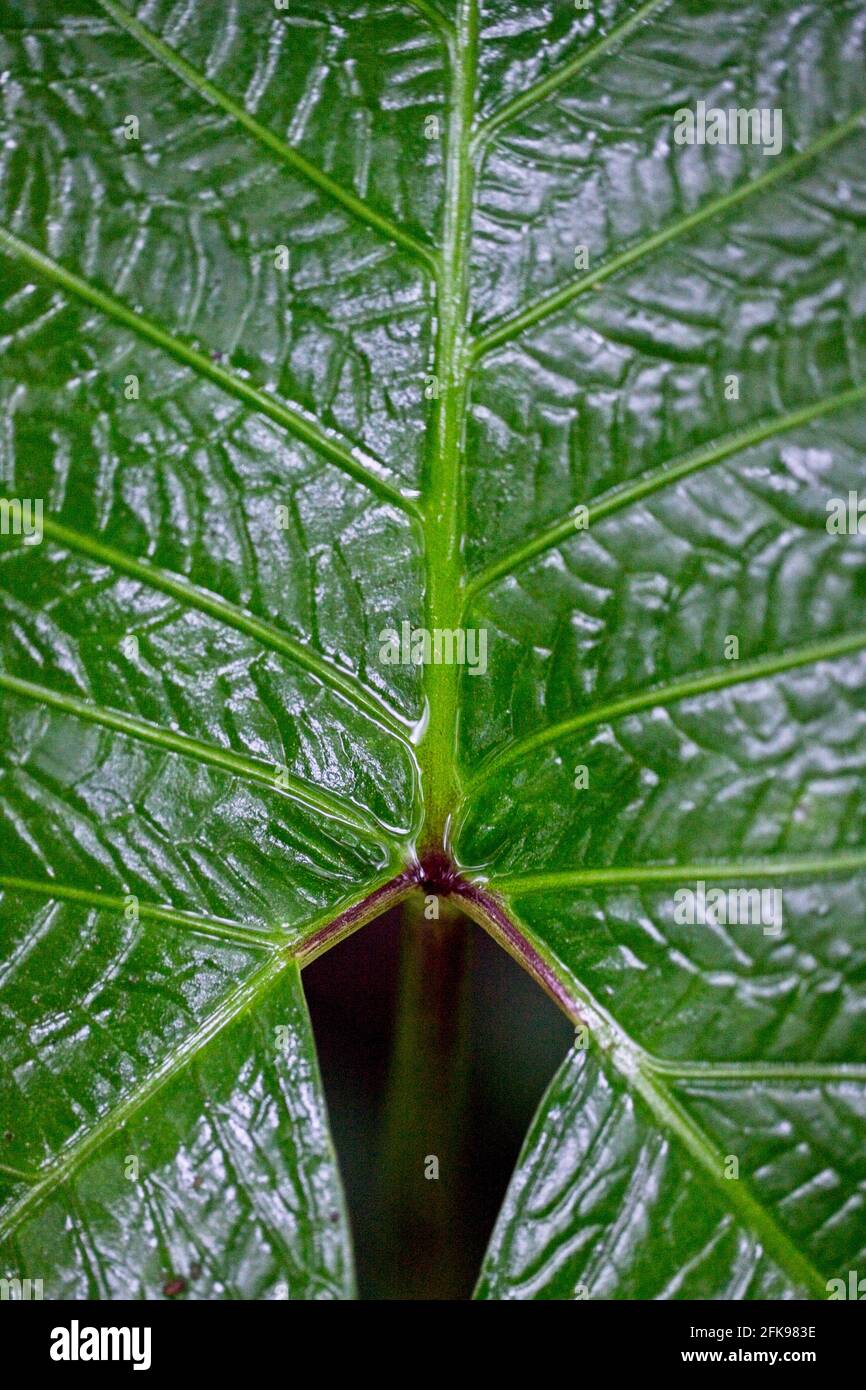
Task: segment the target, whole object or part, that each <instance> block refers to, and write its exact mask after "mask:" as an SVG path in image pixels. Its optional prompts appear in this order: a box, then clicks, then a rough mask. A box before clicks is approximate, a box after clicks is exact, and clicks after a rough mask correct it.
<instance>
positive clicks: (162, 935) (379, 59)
mask: <svg viewBox="0 0 866 1390" xmlns="http://www.w3.org/2000/svg"><path fill="white" fill-rule="evenodd" d="M864 22H866V7H864V4H863V0H840V3H839V4H837V5H835V6H833V7H832V9H831V8H830V7H827V6H826V5H823V4H821V3H819V0H807V2H806V3H798V4H797V5H794V4H793V3H791V0H749V3H746V4H743V3H742V0H723V2H722V3H718V4H715V5H713V6H707V5H706V4H705V3H703V0H700V3H699V0H643V3H634V0H597V3H594V4H593V5H592V6H591V7H590V8H589V9H588V10H581V9H577V8H575V7H573V6H569V5H558V6H551V7H549V8H548V9H545V8H543V7H542V8H539V7H537V6H526V5H521V4H518V3H515V0H484V3H479V0H456V3H454V4H447V5H446V4H445V3H443V4H442V5H441V6H439V5H437V4H436V3H434V0H405V2H404V3H399V0H395V3H393V4H388V5H387V6H382V5H377V4H373V3H371V4H369V5H368V4H361V5H357V4H353V5H348V4H346V5H344V4H342V3H335V4H333V5H329V6H328V7H326V9H325V10H323V9H322V7H321V5H318V4H314V3H313V0H292V4H291V7H290V8H289V9H288V10H282V9H277V8H276V7H273V8H269V7H268V6H266V5H262V4H260V3H258V2H256V3H254V0H242V3H240V4H239V5H235V6H231V7H225V8H221V7H217V8H216V9H215V8H214V7H213V6H209V5H205V4H203V3H200V4H197V5H188V6H185V7H183V8H182V10H181V9H177V8H176V7H174V6H172V5H171V4H169V3H158V4H155V5H153V4H148V5H147V6H144V5H142V6H139V7H136V8H135V9H128V8H126V7H125V6H123V5H122V4H120V3H118V0H64V3H63V4H62V5H61V6H58V5H57V4H56V3H52V4H49V3H48V0H14V3H13V4H12V5H11V6H7V11H6V14H5V16H4V19H3V21H2V26H0V66H2V69H3V70H4V71H8V73H9V75H10V77H9V80H8V81H7V82H6V84H5V85H4V89H3V90H4V106H3V117H2V120H3V131H2V142H0V148H2V155H0V226H2V230H0V253H2V266H3V302H2V334H0V341H2V350H3V355H4V372H3V384H2V392H3V405H4V420H5V424H4V428H3V432H2V436H0V487H2V492H3V494H4V496H5V499H6V501H7V503H8V502H10V501H11V500H12V499H17V500H18V501H22V500H24V499H29V500H31V501H33V500H34V499H39V500H41V501H42V502H43V504H44V518H43V534H42V538H41V541H40V542H39V543H36V544H27V543H22V542H25V541H27V540H30V541H32V540H34V539H35V537H34V536H30V537H26V536H23V535H21V534H14V532H15V530H16V529H18V530H20V528H16V527H15V526H14V525H12V524H11V523H12V522H13V521H14V519H15V514H14V512H12V511H10V510H9V509H8V508H6V509H5V510H4V513H3V515H4V519H5V520H4V526H3V531H4V534H3V536H2V538H0V545H2V549H0V585H2V596H3V597H2V601H3V616H4V619H5V621H4V623H3V638H2V660H0V687H2V691H3V696H2V715H0V717H2V722H3V748H4V754H5V757H4V769H3V774H2V781H0V816H2V838H0V887H2V905H0V908H2V915H0V933H2V935H0V941H2V961H3V965H2V967H0V1056H2V1058H3V1061H2V1063H0V1108H2V1114H3V1137H2V1139H0V1145H2V1147H0V1174H2V1176H3V1181H4V1183H5V1184H6V1186H7V1189H8V1190H7V1193H6V1196H5V1205H4V1206H3V1207H0V1239H2V1241H3V1245H2V1252H3V1253H2V1260H3V1261H5V1262H6V1264H7V1265H8V1267H9V1269H10V1271H11V1270H15V1271H17V1272H18V1273H19V1274H20V1275H21V1277H31V1278H38V1277H42V1278H43V1279H44V1280H45V1285H46V1292H47V1293H48V1294H49V1295H50V1296H54V1297H58V1296H59V1297H80V1296H86V1295H88V1294H90V1295H96V1296H109V1297H116V1296H130V1295H132V1296H139V1295H140V1296H153V1297H158V1296H160V1295H161V1293H164V1291H165V1289H166V1288H168V1289H169V1290H171V1289H173V1288H174V1286H175V1284H176V1282H177V1280H179V1279H183V1280H185V1287H184V1289H183V1290H181V1291H180V1292H182V1293H183V1294H184V1296H191V1297H196V1296H205V1297H207V1296H216V1297H241V1298H253V1297H263V1296H271V1297H278V1296H282V1295H283V1294H287V1295H288V1296H290V1297H317V1296H324V1297H345V1296H348V1295H350V1293H351V1289H352V1274H351V1268H350V1255H349V1240H348V1234H347V1225H346V1219H345V1215H344V1211H343V1203H342V1197H341V1195H340V1188H339V1178H338V1175H337V1171H336V1165H335V1160H334V1157H333V1153H332V1149H331V1145H330V1141H329V1138H328V1133H327V1121H326V1116H325V1111H324V1103H323V1100H322V1095H321V1087H320V1084H319V1081H318V1076H317V1070H316V1063H315V1056H314V1050H313V1045H312V1041H311V1035H310V1029H309V1021H308V1019H307V1017H306V1011H305V1005H304V1002H303V998H302V994H301V992H300V986H299V979H298V966H299V965H302V964H303V963H304V962H305V961H307V960H309V959H310V958H311V957H312V956H314V955H315V954H317V953H319V952H320V951H321V950H324V949H326V948H327V947H329V946H331V945H333V944H334V943H335V942H337V941H338V940H339V939H340V938H341V937H342V936H343V935H344V934H345V933H346V932H348V931H350V930H353V929H355V928H357V927H359V926H363V924H364V923H365V922H366V921H369V920H370V918H371V917H373V916H374V915H376V913H378V912H380V911H381V910H383V909H384V907H386V906H387V905H389V904H390V903H393V902H397V901H399V900H400V899H401V898H402V897H403V896H405V895H406V894H407V893H408V892H410V891H412V889H413V887H415V886H417V885H418V884H420V885H421V886H422V887H424V888H425V889H426V890H428V891H440V892H446V891H450V892H452V893H454V894H455V895H456V897H457V898H458V900H459V901H460V902H461V903H462V905H463V907H464V910H465V911H466V912H467V913H469V915H471V916H473V917H474V918H475V919H476V920H478V921H480V922H481V923H482V925H484V926H485V927H486V928H487V929H488V930H489V931H491V932H492V933H493V935H494V936H496V938H497V939H498V940H499V941H500V942H501V943H502V944H503V945H504V946H505V947H506V948H507V949H508V950H510V951H511V952H512V953H513V954H515V955H516V956H517V957H518V958H519V959H520V960H521V961H522V962H523V964H524V965H526V966H527V968H528V969H530V971H531V972H532V973H533V974H534V975H535V976H536V978H537V979H538V980H539V982H540V983H541V984H542V985H543V986H544V987H545V988H546V989H547V990H548V991H549V992H550V993H551V994H552V995H553V996H554V997H555V998H556V999H557V1001H558V1002H559V1003H560V1004H561V1005H562V1007H563V1008H564V1009H565V1010H566V1012H568V1014H569V1016H570V1017H571V1018H572V1019H573V1020H574V1022H575V1024H576V1025H578V1026H579V1027H581V1028H583V1027H585V1028H586V1035H585V1036H583V1035H580V1042H581V1052H580V1055H575V1056H574V1057H571V1058H569V1059H568V1060H567V1061H566V1063H565V1065H564V1067H563V1069H562V1071H561V1072H560V1074H559V1076H558V1077H557V1078H556V1080H555V1081H554V1083H553V1086H552V1088H551V1091H550V1093H549V1095H548V1097H547V1099H546V1101H545V1102H544V1104H543V1106H542V1109H541V1111H540V1112H539V1117H538V1119H537V1120H536V1123H535V1126H534V1128H533V1131H532V1133H531V1134H530V1136H529V1138H528V1139H527V1145H526V1149H525V1151H524V1154H523V1157H522V1159H521V1162H520V1165H519V1167H518V1171H517V1173H516V1174H515V1177H514V1180H513V1184H512V1187H511V1190H510V1192H509V1195H508V1198H507V1200H506V1203H505V1207H504V1209H503V1212H502V1216H501V1219H500V1222H499V1225H498V1227H497V1230H496V1232H495V1233H494V1237H493V1241H492V1244H491V1247H490V1251H489V1253H488V1257H487V1260H486V1262H485V1267H484V1271H483V1273H482V1278H481V1283H480V1285H479V1293H480V1294H481V1295H483V1296H486V1297H496V1298H499V1297H514V1296H516V1297H575V1296H580V1297H582V1296H588V1297H595V1298H630V1297H653V1298H675V1297H702V1298H750V1297H771V1298H786V1297H792V1296H797V1295H803V1294H805V1295H806V1296H813V1297H822V1296H824V1294H825V1290H826V1281H827V1280H828V1279H829V1278H832V1277H837V1276H839V1275H840V1274H841V1275H844V1274H845V1273H846V1272H847V1270H848V1269H849V1268H856V1267H857V1261H858V1259H859V1260H860V1261H861V1262H862V1260H863V1259H866V1254H864V1250H866V1217H864V1210H863V1192H864V1190H866V1172H864V1166H863V1160H862V1158H861V1157H859V1155H860V1154H862V1151H863V1145H862V1134H863V1119H864V1112H866V1025H864V1022H863V1020H864V1018H866V1010H864V1000H863V984H862V980H863V974H864V971H863V963H864V959H866V934H864V933H866V928H864V920H866V914H864V890H866V828H864V820H866V800H864V778H863V767H864V757H863V752H862V749H863V727H864V722H866V708H864V696H863V689H864V679H863V678H864V673H866V655H864V649H866V619H864V617H863V613H864V605H863V599H864V595H866V548H864V545H863V541H862V537H861V536H860V535H858V534H856V533H855V534H851V535H840V534H834V533H832V532H831V531H830V530H829V529H828V527H827V525H826V521H827V503H828V501H829V500H830V499H832V498H844V499H847V497H848V494H849V492H850V491H856V489H857V487H858V486H859V485H860V482H861V478H862V458H863V454H864V449H866V427H864V410H863V406H864V400H866V333H864V327H863V315H862V302H863V294H864V279H863V270H862V266H863V236H864V226H866V183H864V175H863V169H864V167H866V166H864V152H866V150H864V147H866V131H864V125H866V91H864V84H863V77H862V31H863V24H864ZM698 102H706V103H707V104H708V105H711V106H712V105H713V104H715V105H717V106H720V107H723V108H728V107H730V108H743V109H744V110H751V109H755V110H766V111H768V112H770V113H773V112H780V113H781V121H782V126H781V131H782V140H781V147H780V149H779V151H778V153H768V152H767V151H766V150H765V148H763V147H762V146H761V144H760V143H747V144H739V143H734V144H718V145H712V144H702V145H687V144H686V145H681V144H678V143H677V141H676V140H675V138H674V128H675V121H676V112H677V111H678V110H682V109H689V110H692V111H694V110H696V109H697V103H698ZM581 248H585V254H584V251H583V250H582V249H581ZM425 388H426V390H425ZM584 508H585V509H586V510H585V511H582V510H579V509H584ZM6 532H11V533H12V534H6ZM404 623H405V624H409V626H410V628H413V629H414V628H416V627H422V628H424V629H426V630H427V631H428V633H432V632H434V631H435V630H437V629H438V630H444V631H449V632H452V631H453V630H454V629H457V628H461V627H462V628H464V629H466V630H467V631H468V632H469V633H471V634H472V635H473V636H475V637H478V638H479V640H480V635H483V637H484V640H485V642H486V647H485V648H483V650H484V660H483V661H481V660H480V659H476V660H475V662H474V666H475V668H476V669H472V663H470V664H469V665H467V664H466V663H463V664H460V663H458V662H453V661H452V662H450V663H449V662H442V663H435V662H433V661H426V662H424V663H422V664H420V665H416V664H413V663H412V662H407V663H403V662H401V663H399V664H392V663H389V662H388V661H386V660H384V659H383V648H382V642H383V638H382V633H383V631H384V630H386V629H395V630H396V631H398V632H401V631H402V625H403V624H404ZM732 638H736V643H737V646H736V650H734V649H733V648H732V645H731V639H732ZM472 649H473V648H472V646H471V644H470V645H469V647H468V648H467V650H468V651H470V652H471V651H472ZM475 650H476V655H477V656H478V655H479V653H480V650H481V649H479V648H476V649H475ZM444 853H447V854H448V855H450V856H451V859H452V861H453V864H452V866H448V865H446V864H445V861H444V860H443V859H442V855H443V854H444ZM419 859H420V864H421V867H420V868H419V867H418V862H417V861H418V860H419ZM454 865H456V866H457V867H458V868H459V869H460V870H461V873H460V875H459V877H456V878H455V876H454V872H453V866H454ZM407 870H408V871H407ZM701 882H703V883H705V884H706V885H707V887H708V888H714V887H719V888H724V889H729V888H730V889H743V890H746V889H760V888H764V889H770V890H778V891H780V892H781V893H782V903H783V920H782V921H781V922H780V923H779V924H778V925H779V927H780V930H778V931H776V930H775V927H774V928H773V931H772V933H768V932H765V931H764V930H763V929H762V925H761V924H760V923H751V924H728V923H718V922H709V923H707V922H703V923H701V922H698V923H696V924H692V925H689V924H688V923H685V922H681V921H680V920H679V918H678V916H677V915H676V912H677V908H676V905H677V903H678V901H679V899H678V898H677V897H676V896H675V895H676V894H677V893H678V892H679V891H680V890H694V891H695V892H697V885H698V884H699V883H701ZM58 961H59V962H62V966H61V968H60V969H59V970H58V968H57V962H58ZM584 1044H585V1047H584ZM129 1158H135V1159H136V1160H137V1161H138V1164H137V1176H136V1177H134V1178H132V1177H130V1176H128V1175H127V1172H126V1168H127V1163H128V1159H129ZM731 1160H736V1163H735V1164H732V1162H731ZM133 1167H135V1165H133ZM733 1168H736V1170H737V1171H736V1175H733V1173H732V1169H733ZM193 1269H194V1270H195V1271H196V1273H195V1274H194V1275H193V1274H192V1272H191V1271H192V1270H193ZM165 1296H175V1295H173V1294H172V1293H171V1292H170V1293H169V1294H167V1295H165Z"/></svg>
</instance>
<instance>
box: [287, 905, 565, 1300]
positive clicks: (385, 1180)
mask: <svg viewBox="0 0 866 1390" xmlns="http://www.w3.org/2000/svg"><path fill="white" fill-rule="evenodd" d="M411 930H413V928H412V926H411V924H410V923H409V922H408V920H407V918H406V916H405V915H404V911H403V909H402V908H396V909H393V910H391V911H390V912H388V913H386V914H384V915H383V916H382V917H380V918H379V919H378V920H377V921H375V922H372V923H370V924H369V925H368V926H366V927H363V928H362V929H361V930H360V931H358V932H356V933H355V934H354V935H353V936H350V937H349V938H348V939H347V940H346V941H343V942H341V943H340V945H338V946H336V947H334V948H333V949H332V950H331V951H329V952H327V953H326V954H325V955H324V956H321V957H320V958H319V959H318V960H316V961H314V962H313V963H312V964H311V965H309V966H307V967H306V969H305V970H304V972H303V981H304V989H305V992H306V996H307V1002H308V1004H309V1008H310V1014H311V1017H312V1021H313V1029H314V1033H315V1037H316V1045H317V1049H318V1054H319V1063H320V1066H321V1069H322V1076H323V1080H324V1086H325V1095H326V1098H327V1103H328V1110H329V1114H330V1119H331V1126H332V1132H333V1135H334V1141H335V1144H336V1147H337V1153H338V1157H339V1161H340V1169H341V1172H342V1176H343V1182H344V1185H345V1189H346V1196H347V1200H348V1204H349V1212H350V1216H351V1220H352V1230H353V1236H354V1242H355V1258H356V1265H357V1271H358V1291H359V1296H360V1297H361V1298H364V1299H391V1298H423V1297H427V1298H443V1299H462V1298H469V1297H470V1296H471V1293H472V1289H473V1287H474V1284H475V1280H476V1278H477V1275H478V1270H479V1267H480V1264H481V1260H482V1258H483V1255H484V1251H485V1249H486V1246H487V1241H488V1239H489V1236H490V1232H491V1230H492V1227H493V1224H494V1222H495V1220H496V1216H497V1214H498V1211H499V1208H500V1206H501V1204H502V1200H503V1197H504V1195H505V1190H506V1188H507V1185H508V1181H509V1178H510V1176H511V1173H512V1171H513V1169H514V1165H515V1163H516V1161H517V1157H518V1154H519V1152H520V1148H521V1146H522V1143H523V1139H524V1136H525V1134H526V1131H527V1129H528V1127H529V1124H530V1121H531V1119H532V1116H533V1114H534V1112H535V1109H536V1107H537V1105H538V1103H539V1101H540V1099H541V1097H542V1095H543V1093H544V1091H545V1089H546V1087H547V1085H548V1084H549V1082H550V1080H551V1078H552V1076H553V1073H554V1072H555V1071H556V1069H557V1067H558V1066H559V1064H560V1062H561V1061H562V1059H563V1057H564V1056H565V1053H566V1052H567V1050H568V1048H569V1046H570V1045H571V1043H572V1039H573V1030H572V1028H571V1025H570V1024H569V1022H568V1020H567V1019H566V1018H565V1016H564V1015H563V1014H562V1013H561V1012H560V1011H559V1010H558V1009H557V1008H556V1006H555V1005H554V1004H553V1003H552V1002H551V1001H550V1000H549V999H548V998H547V996H546V995H545V994H544V993H543V992H542V991H541V990H540V989H539V988H538V986H537V985H536V984H535V983H534V981H533V980H531V979H530V978H529V976H528V975H527V974H526V973H525V971H523V970H522V969H521V968H520V966H519V965H517V964H516V963H515V962H514V961H513V960H512V959H511V957H510V956H508V955H507V954H506V953H505V951H503V950H502V949H501V948H500V947H499V946H498V945H496V943H495V942H493V941H492V940H491V939H490V938H489V937H488V936H487V934H486V933H485V932H484V931H482V930H481V928H480V927H477V926H475V924H474V923H472V922H469V921H468V919H465V918H462V917H461V918H460V919H459V922H458V923H457V924H456V930H457V931H458V933H459V934H460V936H461V943H460V944H459V952H460V955H459V961H460V973H461V975H462V976H463V977H464V981H463V987H462V990H461V989H460V988H459V987H457V986H452V982H451V980H450V979H448V980H447V981H446V994H445V997H444V1005H445V1007H446V1008H447V1009H448V1010H449V1011H451V995H450V994H449V993H448V992H447V991H450V990H452V988H453V995H454V998H453V1011H452V1012H453V1014H454V1016H455V1017H456V1016H457V1015H458V1014H461V1012H462V1016H463V1019H464V1025H463V1029H462V1033H463V1046H462V1048H461V1054H462V1057H463V1059H464V1062H465V1065H463V1066H461V1065H460V1062H459V1060H452V1061H451V1062H449V1063H448V1065H447V1067H445V1068H444V1070H445V1071H448V1069H449V1068H450V1067H451V1066H452V1065H453V1068H454V1073H455V1074H454V1077H453V1078H452V1076H451V1075H450V1072H449V1074H446V1075H443V1074H442V1071H443V1068H442V1066H441V1065H440V1063H439V1062H438V1061H437V1060H436V1059H435V1058H431V1059H430V1069H429V1070H428V1071H427V1073H426V1075H425V1074H424V1069H423V1067H422V1068H421V1069H420V1070H419V1068H417V1067H416V1068H415V1069H414V1070H412V1069H411V1068H410V1077H411V1079H410V1082H409V1086H408V1089H407V1087H406V1083H405V1080H404V1082H403V1089H402V1091H400V1093H399V1094H398V1096H397V1099H396V1102H395V1096H394V1090H393V1058H394V1050H395V1044H396V1043H397V1039H396V1037H395V1024H396V1020H397V1013H398V1007H397V1002H398V998H399V997H400V993H401V984H400V978H401V977H400V972H401V939H403V940H404V941H405V935H406V933H407V932H409V931H411ZM448 949H449V950H450V949H451V948H450V947H449V948H448ZM402 960H403V964H402V969H403V972H404V981H405V968H406V967H405V950H404V952H403V957H402ZM461 995H462V1005H461ZM443 1097H444V1104H445V1105H446V1107H447V1106H448V1105H449V1104H450V1101H451V1100H452V1099H453V1108H454V1112H455V1114H454V1117H455V1120H456V1124H455V1127H454V1128H455V1134H454V1135H452V1136H451V1139H450V1140H449V1139H447V1138H443V1133H442V1124H441V1117H437V1116H436V1114H435V1113H434V1112H435V1111H436V1109H437V1107H438V1108H440V1109H441V1107H442V1105H443ZM395 1113H396V1117H397V1120H398V1122H399V1123H401V1127H402V1129H403V1130H404V1132H405V1143H404V1144H403V1146H402V1152H401V1154H400V1155H399V1163H398V1170H399V1171H398V1172H397V1176H396V1177H395V1174H394V1148H395V1145H394V1141H393V1136H392V1137H391V1138H390V1139H389V1138H388V1137H387V1136H388V1134H389V1132H390V1131H389V1126H393V1124H394V1119H395ZM403 1122H405V1123H403ZM449 1150H450V1152H449ZM386 1151H387V1152H388V1153H390V1155H391V1157H390V1161H389V1160H388V1158H386V1157H385V1156H384V1155H385V1154H386ZM446 1154H447V1157H446V1156H445V1155H446ZM437 1155H438V1157H439V1160H440V1162H441V1167H440V1172H439V1176H438V1178H436V1177H431V1176H428V1173H430V1171H431V1169H432V1168H433V1167H434V1165H432V1164H431V1163H430V1162H429V1159H430V1158H431V1157H434V1156H437ZM401 1165H402V1166H401ZM407 1173H408V1174H409V1177H408V1178H407V1176H406V1174H407Z"/></svg>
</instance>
